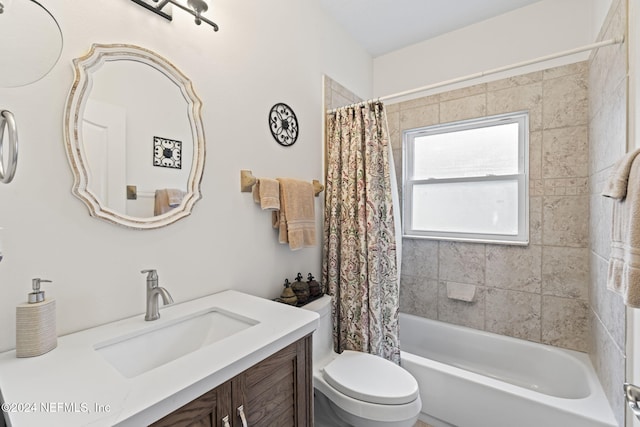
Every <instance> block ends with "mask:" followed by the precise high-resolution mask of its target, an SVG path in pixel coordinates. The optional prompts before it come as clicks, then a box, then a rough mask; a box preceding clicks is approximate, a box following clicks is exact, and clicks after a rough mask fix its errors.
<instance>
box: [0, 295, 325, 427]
mask: <svg viewBox="0 0 640 427" xmlns="http://www.w3.org/2000/svg"><path fill="white" fill-rule="evenodd" d="M209 308H219V309H221V310H231V311H233V312H234V313H237V314H239V315H241V316H245V317H248V318H250V319H254V320H256V321H257V322H258V323H257V324H256V325H253V326H251V327H249V328H247V329H245V330H243V331H240V332H238V333H236V334H234V335H231V336H229V337H227V338H224V339H222V340H221V341H217V342H214V343H212V344H209V345H207V346H205V347H203V348H201V349H200V350H198V351H195V352H193V353H190V354H187V355H185V356H182V357H180V358H178V359H176V360H173V361H171V362H169V363H167V364H165V365H162V366H159V367H157V368H155V369H153V370H151V371H148V372H145V373H143V374H140V375H138V376H136V377H133V378H125V377H124V376H123V375H121V374H120V373H119V372H118V371H117V370H116V369H115V368H113V367H112V366H111V365H110V364H109V363H107V361H106V360H105V359H104V358H103V357H102V356H101V355H100V354H99V353H98V352H97V351H95V350H94V346H95V345H96V344H98V343H102V342H105V341H108V340H110V339H114V338H116V337H119V336H122V335H123V334H130V333H136V332H137V331H141V330H143V329H146V328H150V327H152V328H155V327H157V326H158V325H161V324H163V322H165V323H166V322H171V321H172V320H175V319H177V318H180V317H183V316H185V315H188V314H191V313H194V312H198V311H201V310H206V309H209ZM160 314H161V317H160V319H159V320H156V321H153V322H146V321H145V320H144V314H141V315H138V316H134V317H131V318H128V319H124V320H120V321H117V322H113V323H109V324H106V325H103V326H99V327H96V328H92V329H87V330H84V331H81V332H77V333H73V334H70V335H66V336H62V337H60V338H58V347H57V348H55V349H54V350H52V351H50V352H49V353H46V354H44V355H42V356H38V357H31V358H21V359H18V358H16V357H15V351H9V352H6V353H2V354H0V395H1V396H0V397H1V400H2V402H3V403H4V404H8V405H9V427H23V426H24V427H32V426H65V427H71V426H85V425H88V426H112V425H118V426H140V425H147V424H149V423H151V422H153V421H156V420H157V419H159V418H161V417H162V416H164V415H166V414H168V413H170V412H172V411H174V410H175V409H178V408H180V407H181V406H183V405H184V404H186V403H187V402H190V401H191V400H193V399H195V398H197V397H199V396H201V395H202V394H204V393H205V392H207V391H209V390H211V389H213V388H215V387H216V386H218V385H220V384H222V383H223V382H225V381H227V380H229V379H231V378H233V377H234V376H236V375H237V374H239V373H241V372H242V371H244V370H246V369H247V368H249V367H250V366H252V365H254V364H256V363H257V362H259V361H261V360H262V359H264V358H266V357H268V356H269V355H271V354H273V353H275V352H277V351H278V350H280V349H282V348H284V347H286V346H287V345H289V344H291V343H293V342H295V341H297V340H298V339H300V338H302V337H304V336H306V335H308V334H310V333H312V332H313V331H314V330H315V329H316V327H317V323H318V315H317V314H316V313H314V312H311V311H308V310H300V309H297V308H295V307H291V306H287V305H286V304H281V303H276V302H273V301H269V300H267V299H263V298H259V297H255V296H252V295H247V294H244V293H241V292H237V291H224V292H220V293H217V294H213V295H209V296H206V297H203V298H199V299H196V300H193V301H188V302H184V303H181V304H175V305H171V306H166V307H162V308H161V310H160ZM149 351H150V352H152V351H153V349H149ZM140 357H144V355H140Z"/></svg>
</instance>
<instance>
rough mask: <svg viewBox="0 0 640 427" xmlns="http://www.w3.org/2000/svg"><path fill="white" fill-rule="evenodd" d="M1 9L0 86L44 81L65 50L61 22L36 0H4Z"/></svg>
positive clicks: (0, 4) (14, 85)
mask: <svg viewBox="0 0 640 427" xmlns="http://www.w3.org/2000/svg"><path fill="white" fill-rule="evenodd" d="M0 10H1V11H2V13H0V40H1V41H2V43H0V87H18V86H24V85H27V84H30V83H33V82H35V81H37V80H40V79H41V78H42V77H44V76H45V75H46V74H47V73H48V72H49V71H51V69H52V68H53V66H54V65H55V64H56V62H58V58H60V53H61V52H62V32H61V31H60V27H59V26H58V23H57V22H56V20H55V18H54V17H53V16H52V15H51V14H50V13H49V11H47V9H45V8H44V7H43V6H42V5H41V4H40V3H38V2H36V1H34V0H0Z"/></svg>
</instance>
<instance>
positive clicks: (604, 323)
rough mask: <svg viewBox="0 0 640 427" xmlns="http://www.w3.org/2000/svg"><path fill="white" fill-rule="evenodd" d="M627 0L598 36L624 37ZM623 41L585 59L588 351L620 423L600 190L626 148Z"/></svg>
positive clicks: (616, 334) (619, 367) (616, 317)
mask: <svg viewBox="0 0 640 427" xmlns="http://www.w3.org/2000/svg"><path fill="white" fill-rule="evenodd" d="M626 6H627V2H626V0H614V1H613V2H612V6H611V10H610V11H609V14H608V16H607V19H606V20H605V23H604V25H603V28H602V31H601V32H600V36H599V39H602V40H604V39H609V38H613V37H615V36H619V35H624V34H625V28H626V20H627V13H626ZM626 49H627V46H626V44H624V45H614V46H609V47H604V48H601V49H598V50H597V51H595V52H594V53H593V54H592V56H591V58H590V61H589V99H590V106H589V119H590V128H589V150H590V156H589V158H590V162H589V184H590V193H591V220H590V224H589V225H590V234H591V252H590V257H591V272H592V274H591V281H590V282H591V288H590V310H589V320H590V325H591V327H590V335H591V336H590V343H591V346H590V349H589V354H590V356H591V360H592V362H593V365H594V367H595V369H596V372H597V373H598V376H599V378H600V382H601V383H602V385H603V387H604V389H605V393H606V394H607V397H608V398H609V402H610V403H611V406H612V408H613V410H614V414H615V415H616V418H617V420H618V424H619V425H621V426H623V425H624V408H625V404H624V400H623V396H622V384H623V383H624V379H625V329H626V328H625V322H626V309H625V306H624V305H623V303H622V299H621V298H620V297H619V296H618V295H616V294H614V293H612V292H610V291H608V290H607V289H606V280H607V264H608V260H609V246H610V243H611V220H612V218H611V210H612V201H611V200H610V199H607V198H605V197H602V196H601V195H600V193H601V192H602V188H603V185H604V183H605V182H606V180H607V178H608V176H609V175H610V174H611V170H612V166H613V164H614V163H615V162H616V161H617V160H618V159H619V158H620V157H622V156H623V155H624V153H625V151H626V140H627V135H626V111H627V110H626V107H627V95H626V93H627V92H626V89H627V79H626V70H627V60H626Z"/></svg>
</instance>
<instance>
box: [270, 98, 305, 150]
mask: <svg viewBox="0 0 640 427" xmlns="http://www.w3.org/2000/svg"><path fill="white" fill-rule="evenodd" d="M269 128H270V129H271V135H273V137H274V138H275V140H276V141H277V142H278V144H280V145H284V146H285V147H288V146H290V145H293V144H294V143H295V142H296V140H297V139H298V119H297V118H296V114H295V113H294V112H293V110H292V109H291V107H289V106H288V105H287V104H283V103H282V102H280V103H278V104H276V105H274V106H273V107H271V111H269Z"/></svg>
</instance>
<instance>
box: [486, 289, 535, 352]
mask: <svg viewBox="0 0 640 427" xmlns="http://www.w3.org/2000/svg"><path fill="white" fill-rule="evenodd" d="M485 304H486V308H485V319H486V320H485V327H486V330H487V331H489V332H494V333H497V334H502V335H508V336H510V337H516V338H523V339H526V340H530V341H535V342H540V327H541V326H540V304H541V296H540V295H537V294H530V293H527V292H518V291H507V290H503V289H495V288H487V294H486V303H485Z"/></svg>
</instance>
